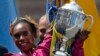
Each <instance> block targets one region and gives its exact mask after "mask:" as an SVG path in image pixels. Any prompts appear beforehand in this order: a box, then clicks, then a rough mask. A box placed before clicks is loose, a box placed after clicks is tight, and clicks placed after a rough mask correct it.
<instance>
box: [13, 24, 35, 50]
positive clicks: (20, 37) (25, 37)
mask: <svg viewBox="0 0 100 56" xmlns="http://www.w3.org/2000/svg"><path fill="white" fill-rule="evenodd" d="M13 37H14V41H15V44H16V45H17V47H18V48H19V49H20V50H21V51H22V52H27V51H29V50H30V49H32V48H33V43H34V42H33V41H34V39H35V36H34V33H32V32H31V30H30V27H29V24H27V23H18V24H17V25H16V26H15V27H14V29H13Z"/></svg>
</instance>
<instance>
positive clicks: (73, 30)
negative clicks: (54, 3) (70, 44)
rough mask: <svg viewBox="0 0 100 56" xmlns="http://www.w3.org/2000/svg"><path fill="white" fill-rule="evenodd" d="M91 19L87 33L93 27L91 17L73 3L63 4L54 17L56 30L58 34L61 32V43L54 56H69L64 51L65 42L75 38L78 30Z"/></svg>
mask: <svg viewBox="0 0 100 56" xmlns="http://www.w3.org/2000/svg"><path fill="white" fill-rule="evenodd" d="M88 19H91V24H90V25H89V27H88V29H87V31H89V30H90V29H91V27H92V25H93V22H94V20H93V17H92V16H91V15H86V14H85V13H84V11H83V10H82V9H81V7H80V6H79V5H78V4H77V3H76V2H75V0H74V1H72V2H71V3H68V4H65V5H64V6H62V7H61V8H59V9H58V11H57V15H56V20H55V23H56V26H55V27H56V29H57V31H58V32H60V30H63V31H64V33H63V39H62V40H63V41H62V43H61V47H60V49H59V51H56V52H55V56H71V55H70V54H68V52H67V51H66V48H67V47H66V46H67V45H66V42H67V41H68V40H69V39H72V38H74V37H75V35H76V34H77V33H78V32H79V30H83V26H84V23H85V21H86V20H88Z"/></svg>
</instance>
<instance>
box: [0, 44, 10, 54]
mask: <svg viewBox="0 0 100 56" xmlns="http://www.w3.org/2000/svg"><path fill="white" fill-rule="evenodd" d="M4 53H8V50H7V48H5V47H3V46H2V45H0V56H3V55H4Z"/></svg>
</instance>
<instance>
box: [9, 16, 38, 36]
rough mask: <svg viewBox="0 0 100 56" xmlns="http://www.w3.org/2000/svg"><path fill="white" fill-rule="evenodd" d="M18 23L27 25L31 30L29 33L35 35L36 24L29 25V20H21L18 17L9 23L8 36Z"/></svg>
mask: <svg viewBox="0 0 100 56" xmlns="http://www.w3.org/2000/svg"><path fill="white" fill-rule="evenodd" d="M19 23H27V24H28V25H29V27H30V29H31V32H32V33H35V35H36V34H37V27H36V23H35V22H33V23H31V22H30V21H29V20H26V18H24V19H23V18H21V17H20V18H18V19H15V21H14V22H13V23H11V25H10V34H11V35H12V33H13V29H14V27H15V26H16V25H17V24H19Z"/></svg>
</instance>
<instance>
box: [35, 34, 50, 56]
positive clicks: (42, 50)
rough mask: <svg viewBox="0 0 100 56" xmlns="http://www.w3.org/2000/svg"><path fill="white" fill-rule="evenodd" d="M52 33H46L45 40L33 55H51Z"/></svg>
mask: <svg viewBox="0 0 100 56" xmlns="http://www.w3.org/2000/svg"><path fill="white" fill-rule="evenodd" d="M51 37H52V36H51V34H49V33H48V34H46V35H45V36H44V39H43V41H42V42H41V43H40V44H39V46H38V48H37V49H36V50H35V52H34V53H33V56H49V53H50V44H51Z"/></svg>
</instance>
